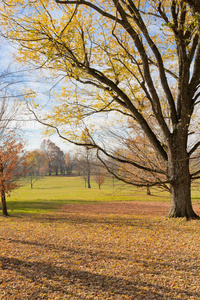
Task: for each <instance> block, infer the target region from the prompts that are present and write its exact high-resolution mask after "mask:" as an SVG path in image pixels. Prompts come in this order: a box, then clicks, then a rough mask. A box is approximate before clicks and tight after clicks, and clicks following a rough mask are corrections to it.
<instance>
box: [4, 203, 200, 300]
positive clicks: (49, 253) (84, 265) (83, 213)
mask: <svg viewBox="0 0 200 300" xmlns="http://www.w3.org/2000/svg"><path fill="white" fill-rule="evenodd" d="M168 209H169V204H168V203H158V202H154V203H153V202H152V203H150V202H148V203H142V202H140V203H139V202H138V203H136V202H128V203H115V204H114V203H108V204H97V205H67V206H65V207H64V208H63V210H62V211H59V212H55V213H48V214H36V215H17V216H16V215H15V216H12V217H10V218H3V217H0V299H5V300H11V299H12V300H14V299H18V300H26V299H30V300H34V299H52V300H54V299H71V300H73V299H77V300H81V299H94V300H95V299H104V300H108V299H112V300H118V299H120V300H121V299H129V300H131V299H142V300H143V299H148V300H150V299H181V300H183V299H200V221H189V222H187V221H186V220H183V219H176V220H168V219H167V218H166V217H165V215H166V214H167V211H168ZM195 210H196V212H197V213H200V205H196V206H195Z"/></svg>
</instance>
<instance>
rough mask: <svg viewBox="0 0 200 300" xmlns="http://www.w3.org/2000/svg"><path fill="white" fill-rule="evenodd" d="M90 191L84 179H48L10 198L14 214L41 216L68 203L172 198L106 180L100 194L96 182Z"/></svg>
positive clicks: (15, 193)
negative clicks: (147, 193) (35, 214)
mask: <svg viewBox="0 0 200 300" xmlns="http://www.w3.org/2000/svg"><path fill="white" fill-rule="evenodd" d="M91 186H92V188H91V189H87V188H85V183H84V180H83V179H82V178H81V177H62V176H60V177H56V176H52V177H51V176H47V177H45V178H44V179H42V180H40V181H37V182H36V183H35V184H34V188H33V189H31V188H30V184H28V183H27V182H25V184H23V185H22V186H21V187H20V188H19V189H16V190H14V191H13V192H12V194H11V197H8V198H7V203H8V209H9V210H10V212H11V213H24V212H25V213H38V212H40V213H42V212H46V211H53V210H55V209H60V208H61V207H62V206H63V205H65V204H69V203H71V204H72V203H76V204H87V203H99V202H116V201H117V202H118V201H133V200H134V201H169V194H168V193H166V192H162V191H156V190H155V189H154V190H152V195H151V196H147V195H146V190H145V189H144V188H136V187H133V186H131V185H126V184H124V183H122V182H119V181H116V180H115V181H114V186H113V180H112V179H107V180H106V181H105V183H104V184H103V185H102V188H101V190H99V189H98V186H97V184H96V182H95V181H92V182H91Z"/></svg>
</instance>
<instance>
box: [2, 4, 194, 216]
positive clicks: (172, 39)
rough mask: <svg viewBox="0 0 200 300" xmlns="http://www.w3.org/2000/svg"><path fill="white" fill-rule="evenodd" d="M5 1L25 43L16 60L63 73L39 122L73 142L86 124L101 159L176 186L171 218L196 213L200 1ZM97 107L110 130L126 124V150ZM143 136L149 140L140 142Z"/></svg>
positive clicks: (9, 28) (8, 27)
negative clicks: (193, 163) (107, 136)
mask: <svg viewBox="0 0 200 300" xmlns="http://www.w3.org/2000/svg"><path fill="white" fill-rule="evenodd" d="M2 8H3V9H4V10H3V12H2V13H1V18H3V35H4V36H5V37H7V38H9V39H11V40H13V41H14V42H15V43H16V42H17V43H18V44H19V55H18V60H19V61H21V62H24V63H27V62H31V63H32V64H33V63H34V64H35V66H36V67H37V68H41V69H48V70H50V71H51V72H52V76H58V74H62V76H63V78H64V80H63V89H62V92H61V94H60V95H59V97H58V100H57V103H56V104H55V107H54V108H53V109H52V110H51V112H50V113H48V114H47V115H46V116H45V117H44V118H43V119H42V120H41V119H40V121H41V122H43V123H45V124H50V126H51V128H54V129H55V130H56V131H57V132H58V133H59V135H60V136H62V137H63V138H64V139H66V140H70V141H72V142H74V143H76V144H81V143H82V144H83V142H82V141H84V140H85V137H84V138H83V139H81V136H80V135H79V131H75V134H73V135H72V134H71V132H70V131H69V130H68V126H69V124H70V126H74V127H73V128H77V127H78V126H79V125H80V124H85V129H84V130H83V132H84V134H85V133H86V132H87V141H88V142H87V143H88V146H91V147H93V148H96V149H97V150H98V155H99V157H100V159H101V160H102V161H104V157H105V156H107V157H109V158H110V159H112V160H115V161H118V162H119V163H120V164H122V165H130V166H131V167H133V168H134V170H136V169H138V170H139V172H135V174H136V175H137V176H136V177H137V178H136V179H134V178H133V180H132V183H133V184H136V185H137V184H138V185H147V186H151V185H161V186H163V187H164V186H165V187H168V186H170V192H171V209H170V212H169V216H170V217H186V218H187V219H197V218H199V217H198V216H197V215H196V213H195V212H194V211H193V208H192V203H191V180H192V179H193V178H197V177H198V175H199V173H200V170H199V169H198V167H196V168H195V169H194V170H193V169H191V168H190V158H192V159H194V158H195V154H196V152H198V147H199V141H198V139H196V142H194V139H191V138H190V136H191V134H192V133H193V136H197V133H198V124H197V123H198V120H197V118H196V115H197V114H196V113H197V112H198V106H199V96H200V67H199V66H200V37H199V33H200V4H199V1H198V0H196V1H195V0H193V1H192V0H191V1H190V0H187V1H180V0H163V1H157V0H151V1H140V0H135V1H133V0H107V1H95V0H91V1H86V0H77V1H70V0H69V1H68V0H56V1H53V0H38V1H33V2H31V1H25V0H24V1H23V0H21V1H20V2H19V1H9V0H8V1H6V0H5V1H4V5H3V7H2ZM72 84H74V85H75V88H74V90H73V91H72ZM98 115H99V116H102V115H103V116H104V117H102V118H101V122H102V123H105V124H106V122H107V120H110V119H111V120H117V122H116V124H114V125H113V124H112V129H111V130H110V132H112V131H113V130H114V129H116V128H117V130H118V131H121V132H122V131H123V132H125V131H124V128H125V127H126V128H127V132H128V133H129V135H130V137H128V136H127V139H126V140H127V141H128V142H126V143H124V144H123V145H127V146H128V150H126V151H125V149H124V148H123V149H120V150H119V151H116V149H115V151H112V147H111V146H110V145H109V144H108V143H106V141H104V140H102V139H100V137H97V136H98V135H97V127H98V126H97V125H98V122H97V120H99V119H97V117H96V116H98ZM195 118H196V119H195ZM87 119H90V121H89V122H87ZM130 123H131V125H130ZM87 124H90V125H91V124H93V126H90V129H89V127H88V125H87ZM101 128H102V127H101V126H99V127H98V130H99V132H100V135H101V137H102V131H101ZM113 128H114V129H113ZM130 128H131V130H129V129H130ZM194 133H195V134H196V135H195V134H194ZM144 136H145V138H144V140H145V143H144V144H145V145H147V146H145V147H143V146H141V147H138V145H139V143H138V141H140V140H141V139H142V137H144ZM115 137H117V133H115ZM122 137H123V135H122ZM123 138H124V139H125V138H126V135H124V137H123ZM146 141H147V142H146ZM191 141H193V143H191ZM130 143H132V146H133V148H134V151H133V153H134V155H130V152H129V149H130V147H131V146H130ZM141 145H142V143H141ZM121 150H122V151H121ZM141 151H142V152H141ZM102 154H103V155H102ZM143 154H144V156H143ZM145 156H148V160H146V159H144V157H145ZM151 157H152V159H151ZM155 158H156V159H155ZM107 167H108V168H109V165H108V166H107ZM117 169H118V168H117ZM112 170H114V171H112V172H113V173H115V170H116V169H115V168H114V169H113V168H112ZM123 174H124V173H123V172H121V173H119V172H117V174H115V175H116V176H118V177H119V178H120V176H121V175H123ZM144 174H146V175H144ZM138 178H139V179H138ZM146 178H149V180H146ZM125 180H126V179H125ZM137 180H139V181H137Z"/></svg>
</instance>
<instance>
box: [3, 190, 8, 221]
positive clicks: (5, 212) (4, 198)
mask: <svg viewBox="0 0 200 300" xmlns="http://www.w3.org/2000/svg"><path fill="white" fill-rule="evenodd" d="M1 203H2V212H3V215H4V216H9V214H8V211H7V204H6V195H5V192H4V190H2V191H1Z"/></svg>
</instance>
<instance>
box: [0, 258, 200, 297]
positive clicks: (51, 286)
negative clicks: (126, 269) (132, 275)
mask: <svg viewBox="0 0 200 300" xmlns="http://www.w3.org/2000/svg"><path fill="white" fill-rule="evenodd" d="M0 262H1V268H2V270H12V271H14V272H16V273H18V275H19V276H22V277H23V278H26V279H28V280H29V281H31V282H32V283H35V284H36V285H38V283H40V285H41V286H42V287H43V290H44V291H48V292H55V291H59V293H60V294H61V295H62V296H67V295H68V294H70V293H71V292H70V293H69V291H68V288H69V286H70V285H76V284H78V285H79V286H82V287H83V288H84V289H85V290H87V289H88V290H89V291H90V292H92V293H97V294H98V293H101V292H109V293H110V294H111V295H113V296H114V295H116V297H119V296H120V295H121V296H125V295H127V296H129V297H130V298H129V299H163V296H164V295H168V294H171V293H172V291H173V288H172V289H171V288H169V287H163V286H159V285H153V284H147V283H146V282H143V281H141V280H140V279H139V278H138V279H137V281H136V280H133V281H132V280H126V279H123V278H120V277H116V276H107V275H102V274H95V273H91V272H88V271H81V270H75V269H73V268H63V267H59V266H56V265H52V264H51V263H46V262H38V261H35V262H33V261H31V262H30V261H27V262H26V261H23V260H20V259H16V258H7V257H0ZM66 282H67V283H66ZM45 288H46V290H45ZM143 288H146V290H144V289H143ZM141 291H142V292H141ZM40 292H41V291H40V290H38V291H37V290H35V291H34V292H32V293H31V292H30V295H29V296H30V297H31V298H30V299H40V298H39V297H40V296H39V295H40ZM177 292H178V293H182V294H184V295H185V296H188V297H196V298H195V299H197V298H199V297H200V293H191V292H187V291H186V290H179V291H176V293H177ZM79 299H81V297H79ZM82 299H85V298H84V297H83V298H82ZM118 299H120V298H118ZM167 299H172V300H173V299H174V300H175V299H177V298H176V297H173V296H170V298H169V297H168V298H167Z"/></svg>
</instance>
